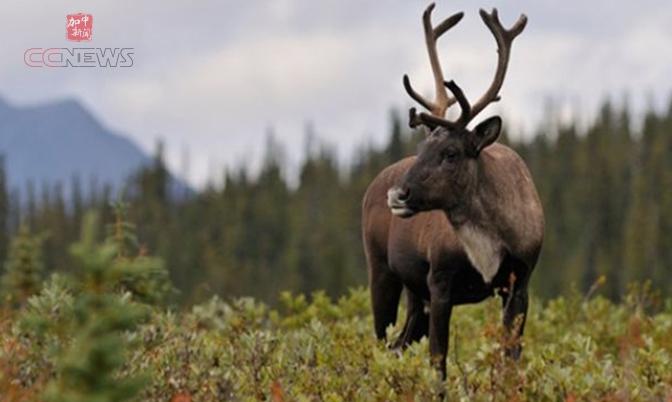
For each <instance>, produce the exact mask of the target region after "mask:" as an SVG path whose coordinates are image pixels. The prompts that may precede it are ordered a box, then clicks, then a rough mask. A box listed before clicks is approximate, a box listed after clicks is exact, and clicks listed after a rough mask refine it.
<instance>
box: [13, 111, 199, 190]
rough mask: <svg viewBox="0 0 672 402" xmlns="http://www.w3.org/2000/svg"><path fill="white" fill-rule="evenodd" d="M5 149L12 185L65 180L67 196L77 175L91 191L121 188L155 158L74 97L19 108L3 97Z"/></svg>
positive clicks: (36, 184) (177, 184) (18, 186)
mask: <svg viewBox="0 0 672 402" xmlns="http://www.w3.org/2000/svg"><path fill="white" fill-rule="evenodd" d="M0 153H2V154H4V156H5V166H6V172H7V176H8V181H9V186H8V187H9V189H18V190H19V192H20V193H21V194H25V190H26V186H27V183H28V182H29V181H32V182H33V183H34V185H35V187H36V189H37V190H39V189H40V188H41V187H42V186H43V185H45V184H46V185H49V186H50V187H53V185H54V184H55V183H57V182H61V183H62V185H63V187H64V190H65V191H64V196H65V197H66V198H67V197H68V196H69V194H70V193H69V191H68V189H69V187H70V184H71V183H72V180H73V177H75V176H77V177H78V178H79V180H80V182H81V186H82V189H83V191H84V192H85V194H86V193H88V192H89V191H90V189H91V186H92V183H94V182H95V183H98V185H99V186H100V185H102V184H103V183H109V184H111V185H112V187H113V188H115V189H116V188H119V186H120V185H121V184H123V183H124V181H125V180H126V179H127V178H128V176H129V174H131V173H132V172H134V171H136V170H137V169H138V168H140V167H141V166H144V165H147V164H149V163H151V162H152V157H150V156H149V155H147V154H145V153H144V152H143V151H142V150H141V149H140V148H138V146H137V145H135V144H134V143H133V142H131V141H130V140H128V139H127V138H124V137H123V136H121V135H119V134H116V133H114V132H112V131H110V130H109V129H108V128H107V127H104V126H103V125H101V123H100V122H99V121H98V120H97V119H96V118H95V117H94V116H93V115H92V114H91V112H89V111H88V110H86V109H85V108H84V107H83V106H82V105H81V104H80V103H79V102H77V101H74V100H64V101H58V102H53V103H47V104H43V105H37V106H30V107H14V106H12V105H9V104H8V103H6V102H5V101H3V100H1V99H0ZM172 180H173V181H174V182H175V183H174V184H175V185H176V186H177V187H179V188H181V189H182V190H186V189H188V186H187V185H186V184H184V183H181V182H179V181H178V180H176V179H174V178H173V179H172ZM176 186H173V188H175V187H176Z"/></svg>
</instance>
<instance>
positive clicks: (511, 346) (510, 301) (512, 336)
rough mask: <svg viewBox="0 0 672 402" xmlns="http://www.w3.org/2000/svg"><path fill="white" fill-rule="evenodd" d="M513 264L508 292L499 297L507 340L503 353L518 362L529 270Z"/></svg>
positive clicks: (525, 309) (521, 264) (525, 317)
mask: <svg viewBox="0 0 672 402" xmlns="http://www.w3.org/2000/svg"><path fill="white" fill-rule="evenodd" d="M513 264H514V269H513V270H512V272H513V274H512V275H511V276H510V280H509V287H508V290H507V291H506V292H502V293H501V296H502V307H503V310H504V314H503V322H504V327H505V328H506V330H507V334H508V338H509V339H508V340H507V345H506V349H505V353H506V356H507V357H511V358H513V359H514V360H518V359H519V358H520V354H521V352H522V349H523V347H522V345H521V344H520V340H521V337H522V336H523V331H524V329H525V321H526V319H527V306H528V293H527V283H528V280H529V270H528V269H527V267H526V266H525V264H523V263H521V262H519V261H515V262H513ZM516 268H518V269H516Z"/></svg>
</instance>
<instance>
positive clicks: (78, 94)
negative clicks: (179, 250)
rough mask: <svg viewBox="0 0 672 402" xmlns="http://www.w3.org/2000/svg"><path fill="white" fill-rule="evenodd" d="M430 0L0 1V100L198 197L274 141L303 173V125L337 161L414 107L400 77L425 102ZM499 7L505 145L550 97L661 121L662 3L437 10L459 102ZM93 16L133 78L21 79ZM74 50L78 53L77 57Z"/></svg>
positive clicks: (567, 106)
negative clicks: (159, 163)
mask: <svg viewBox="0 0 672 402" xmlns="http://www.w3.org/2000/svg"><path fill="white" fill-rule="evenodd" d="M428 4H429V2H428V1H408V0H404V1H402V0H398V1H393V0H385V1H383V0H375V1H374V0H367V1H361V0H360V1H348V0H247V1H219V2H217V1H175V0H173V1H166V0H161V1H148V0H142V1H120V0H109V1H82V2H77V1H54V0H50V1H42V2H40V1H26V0H23V1H6V0H5V1H2V2H0V14H1V15H2V16H3V20H2V23H1V24H0V34H1V35H2V38H3V40H2V42H1V44H0V96H1V97H2V98H4V99H5V100H6V101H8V102H10V103H12V104H14V105H19V106H21V105H32V104H38V103H42V102H45V101H53V100H58V99H65V98H74V99H77V100H79V101H81V102H82V103H83V104H84V105H85V106H86V107H87V108H88V109H89V110H91V111H92V112H93V113H95V115H96V116H97V117H98V118H99V119H100V120H101V121H102V122H103V124H105V125H106V126H108V127H109V128H111V129H112V130H114V131H115V132H119V133H123V134H124V135H127V136H129V137H130V138H131V139H133V140H134V141H135V142H137V143H138V144H139V145H140V146H141V147H142V148H144V149H146V150H148V151H150V152H151V151H152V150H153V148H154V144H155V142H156V140H157V139H158V138H163V139H164V140H165V142H166V144H167V149H168V159H169V163H170V166H171V167H172V168H173V170H175V171H178V172H179V171H182V170H183V166H182V165H183V162H182V160H183V157H182V155H183V154H184V153H185V150H188V153H189V155H190V163H189V169H188V172H187V175H188V179H189V181H191V182H192V183H195V184H202V183H203V182H204V181H205V180H206V179H207V178H208V177H209V176H213V175H216V176H218V177H219V176H221V173H220V172H221V171H222V169H223V168H224V167H225V166H236V165H240V164H241V163H248V164H250V165H251V166H254V164H255V162H254V161H258V160H259V159H260V157H261V156H262V155H263V152H264V145H265V137H266V134H267V132H268V131H269V128H271V127H272V128H273V131H274V133H275V136H276V137H277V139H279V140H280V141H281V142H282V143H284V144H285V146H286V151H287V154H288V158H289V160H290V162H291V161H294V163H296V161H298V160H300V157H301V153H302V151H303V149H304V139H305V132H306V130H305V127H306V124H307V123H308V122H310V123H311V124H312V126H313V127H314V130H315V132H316V133H317V135H318V137H319V138H320V139H322V140H324V141H325V142H327V143H329V144H332V145H334V146H336V147H337V149H338V153H339V157H340V158H341V159H342V160H347V158H348V157H349V156H350V155H352V152H353V150H354V149H356V148H357V147H358V146H360V145H361V144H365V143H373V144H381V143H382V142H383V141H384V140H385V139H386V137H387V135H388V131H389V130H388V127H389V113H390V110H391V109H392V108H393V107H396V108H398V109H400V110H402V112H403V114H404V115H405V114H406V108H408V107H409V106H411V105H412V104H411V101H410V100H409V99H408V97H407V95H406V94H405V92H404V90H403V87H402V84H401V77H402V75H403V74H404V73H409V75H410V76H411V80H412V82H413V83H414V86H415V87H416V88H417V89H419V90H420V91H421V92H423V93H425V94H428V95H432V96H433V94H431V90H432V77H431V73H430V70H429V66H428V62H427V56H426V53H425V49H424V44H423V36H422V25H421V14H422V11H423V10H424V8H425V7H426V6H427V5H428ZM479 7H483V8H485V9H487V10H490V9H491V8H492V7H497V8H498V9H499V11H500V18H501V20H502V22H503V24H504V25H505V26H507V27H509V26H511V25H512V24H513V23H514V22H515V21H516V19H517V18H518V16H519V15H520V14H521V13H525V14H526V15H527V16H528V18H529V22H528V25H527V28H526V29H525V31H524V32H523V34H522V35H521V36H519V37H518V38H517V39H516V41H515V43H514V46H513V51H512V55H511V62H510V65H509V71H508V75H507V79H506V82H505V84H504V86H503V89H502V92H501V96H502V101H501V102H500V103H499V104H497V105H495V106H491V107H489V108H488V109H486V110H485V111H484V112H483V113H482V115H481V116H480V118H484V117H487V116H489V115H492V114H494V113H501V114H502V115H503V116H504V117H505V119H506V122H507V124H508V126H509V128H510V129H512V130H513V131H514V135H528V136H529V135H531V134H533V132H534V130H535V128H536V127H538V124H539V122H540V121H541V120H542V116H543V114H544V109H545V105H546V104H547V103H548V101H547V100H548V99H549V98H553V99H554V101H555V103H556V104H557V105H559V106H558V107H559V108H560V109H561V110H562V111H563V113H564V114H565V115H567V116H569V115H571V114H572V113H576V112H578V113H579V114H580V116H581V118H583V119H589V118H590V117H591V116H592V115H593V114H594V113H595V112H596V110H597V109H598V106H599V105H600V104H601V103H602V101H603V100H604V99H606V98H608V97H611V98H613V99H615V100H616V101H618V102H620V101H621V100H622V99H624V98H625V97H626V95H627V97H628V99H629V102H630V104H631V105H632V106H633V107H634V108H635V110H643V109H644V108H645V107H646V106H647V105H653V106H654V107H656V108H658V109H661V110H662V109H664V108H666V107H667V104H668V102H669V99H670V95H671V94H672V23H671V22H670V21H672V2H671V1H669V0H655V1H651V0H649V1H646V0H637V1H624V0H609V1H598V0H590V1H587V0H583V1H576V0H574V1H572V0H569V1H568V0H563V1H538V0H537V1H532V0H506V1H493V0H484V1H479V2H476V1H461V0H460V1H458V0H455V1H439V2H438V4H437V7H436V9H435V11H434V21H439V20H441V19H443V18H446V17H448V16H450V15H452V14H453V13H455V12H457V11H464V12H465V14H466V15H465V18H464V19H463V20H462V21H461V22H460V24H459V25H458V26H457V27H455V28H454V29H453V30H451V31H450V32H449V33H448V34H446V36H445V37H444V38H442V39H441V41H440V46H439V51H440V54H441V56H442V60H443V67H444V71H445V75H446V77H447V78H449V79H450V78H453V79H455V80H456V81H457V82H458V83H459V84H460V85H461V87H462V88H463V89H464V90H465V92H466V94H467V96H468V97H469V99H472V100H474V99H477V98H478V97H479V96H480V95H481V93H482V92H483V91H484V90H485V89H486V88H487V86H488V85H489V84H490V82H491V79H492V74H493V72H494V68H495V64H496V57H497V56H496V51H495V49H496V46H495V42H494V40H493V38H492V36H491V34H490V32H489V31H488V30H487V28H486V27H485V25H484V24H483V23H482V21H481V20H480V18H479V16H478V8H479ZM78 12H85V13H91V14H93V17H94V27H93V40H92V41H91V42H89V43H87V44H86V46H91V47H101V48H104V47H133V48H134V49H135V50H134V52H135V54H134V65H133V67H131V68H116V69H114V68H87V69H81V68H60V69H58V68H55V69H49V68H29V67H27V66H26V65H25V64H24V61H23V55H24V52H25V51H26V50H27V49H28V48H33V47H42V48H48V47H77V46H78V45H77V44H76V43H74V42H68V41H66V39H65V16H66V14H72V13H78ZM80 47H81V45H80Z"/></svg>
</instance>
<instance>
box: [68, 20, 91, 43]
mask: <svg viewBox="0 0 672 402" xmlns="http://www.w3.org/2000/svg"><path fill="white" fill-rule="evenodd" d="M66 20H67V24H66V25H65V38H66V39H67V40H71V41H73V42H88V41H90V40H91V35H93V15H91V14H84V13H79V14H68V15H67V16H66Z"/></svg>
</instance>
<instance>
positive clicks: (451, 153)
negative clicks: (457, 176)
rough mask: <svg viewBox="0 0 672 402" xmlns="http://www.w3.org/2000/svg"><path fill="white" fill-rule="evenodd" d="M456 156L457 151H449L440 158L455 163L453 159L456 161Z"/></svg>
mask: <svg viewBox="0 0 672 402" xmlns="http://www.w3.org/2000/svg"><path fill="white" fill-rule="evenodd" d="M457 155H458V153H457V151H455V150H450V151H445V152H444V153H442V154H441V158H442V159H443V160H444V161H446V162H455V159H457Z"/></svg>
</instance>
